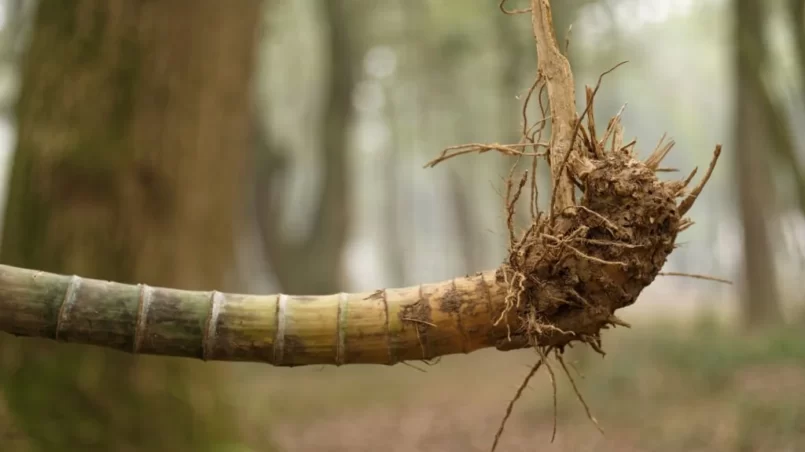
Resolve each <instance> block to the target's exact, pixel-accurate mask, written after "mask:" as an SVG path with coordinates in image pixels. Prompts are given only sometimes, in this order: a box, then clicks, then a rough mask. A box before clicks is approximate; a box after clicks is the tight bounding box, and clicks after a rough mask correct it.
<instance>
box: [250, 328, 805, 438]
mask: <svg viewBox="0 0 805 452" xmlns="http://www.w3.org/2000/svg"><path fill="white" fill-rule="evenodd" d="M624 317H625V318H627V319H628V316H624ZM641 317H642V316H641ZM658 317H659V318H665V319H666V320H665V321H664V322H663V321H661V320H657V318H658ZM801 324H802V322H801V323H800V326H799V327H798V328H794V327H792V328H789V329H780V330H777V331H774V332H766V333H764V334H762V335H760V334H759V335H756V336H751V335H747V334H744V333H739V332H738V331H737V330H736V329H734V328H731V327H728V326H725V322H723V321H718V320H717V319H716V318H715V317H712V316H711V317H709V318H708V317H707V316H697V317H696V318H695V319H692V318H688V319H687V320H686V321H681V319H679V318H671V317H663V316H654V319H653V320H642V321H641V322H640V325H641V326H639V327H635V328H633V329H632V330H626V329H617V330H613V331H609V332H607V333H606V334H605V335H604V345H605V348H606V350H607V352H608V354H607V356H606V358H604V359H602V358H601V357H600V356H599V355H597V354H594V353H592V352H588V351H581V350H573V351H572V353H570V356H571V358H570V361H573V362H574V363H575V366H574V367H576V368H577V369H578V370H579V371H580V373H581V374H583V375H584V378H583V379H582V378H580V377H579V373H576V372H573V371H572V369H571V372H572V373H574V376H575V377H576V381H577V384H578V386H579V388H580V390H581V392H582V393H583V394H584V396H585V399H586V401H587V402H588V404H589V405H590V408H591V410H592V412H593V415H594V416H595V417H596V418H597V419H598V421H599V423H600V425H601V427H602V428H603V429H604V430H605V432H606V435H605V436H602V435H601V434H600V433H599V432H598V431H597V430H596V428H595V426H594V425H593V424H592V423H591V422H590V421H589V420H588V419H587V417H586V414H585V411H584V408H583V407H582V406H581V404H579V403H578V400H577V399H576V397H575V395H574V393H573V392H572V388H571V387H570V385H569V383H568V382H567V379H566V378H564V377H563V376H561V375H559V378H558V379H557V381H558V407H557V408H558V426H557V434H556V440H555V442H554V443H553V444H551V443H550V439H551V431H552V425H553V405H552V390H551V383H550V377H549V375H548V374H547V373H545V372H544V370H541V371H540V372H539V373H538V374H537V377H535V378H534V379H533V380H532V381H531V384H530V385H529V390H527V391H525V393H524V395H523V397H522V398H521V399H520V401H519V402H518V404H517V406H516V407H515V409H514V411H513V414H512V417H511V419H510V420H509V423H508V425H507V427H506V431H505V432H504V434H503V437H502V439H501V443H500V445H499V447H498V450H499V451H522V450H541V451H571V450H573V451H575V450H589V451H613V452H614V451H669V452H671V451H674V452H675V451H680V450H684V451H690V452H694V451H764V452H773V451H793V450H805V329H803V328H802V327H801ZM535 360H536V353H535V352H533V351H528V350H521V351H516V352H507V353H499V352H496V351H492V350H484V351H479V352H475V353H472V354H469V355H461V356H449V357H445V358H443V359H442V360H441V362H440V363H439V364H438V365H434V366H428V365H426V364H424V363H417V367H419V368H420V369H422V370H424V371H425V372H421V371H418V370H416V369H414V368H411V367H407V366H404V365H398V366H395V367H392V368H386V367H382V366H363V367H362V366H358V367H350V366H347V367H342V368H340V369H336V368H332V367H326V368H309V369H305V368H296V369H276V370H273V371H272V372H271V373H270V377H269V378H268V380H269V381H266V379H260V380H259V381H256V382H255V383H254V384H255V385H258V386H259V388H258V387H256V386H255V387H251V388H249V387H246V388H242V389H245V391H244V392H243V393H244V394H249V395H248V397H247V399H248V400H242V401H241V402H242V403H244V404H246V405H248V406H249V407H250V408H251V410H252V411H251V412H250V413H244V414H245V415H246V423H247V424H252V422H255V423H257V424H260V425H263V426H270V428H268V429H264V430H262V429H252V428H248V427H247V428H248V430H250V431H251V432H252V433H253V434H252V435H250V436H251V437H250V441H249V442H250V443H251V445H252V446H253V447H254V448H255V450H271V449H266V447H267V446H268V443H269V442H271V443H273V444H274V446H275V447H276V450H279V451H291V450H293V451H300V452H304V451H333V452H335V451H378V450H383V451H390V452H397V451H399V452H403V451H444V452H451V451H488V450H489V448H490V446H491V442H492V439H493V438H494V435H495V432H496V430H497V428H498V425H499V423H500V421H501V418H502V416H503V414H504V411H505V409H506V404H507V403H508V401H509V400H510V399H511V397H512V396H513V395H514V393H515V391H516V390H517V387H518V386H519V385H520V383H521V382H522V379H523V377H524V376H525V374H526V373H527V372H528V369H529V367H530V366H531V365H533V364H534V362H535ZM557 367H558V366H557ZM543 369H544V368H543ZM558 372H559V371H558V370H557V374H558ZM264 375H265V374H264ZM255 394H261V396H258V397H255V396H254V395H255ZM243 406H244V405H241V408H242V407H243ZM255 432H257V433H255Z"/></svg>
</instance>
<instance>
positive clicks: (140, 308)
mask: <svg viewBox="0 0 805 452" xmlns="http://www.w3.org/2000/svg"><path fill="white" fill-rule="evenodd" d="M138 286H140V296H139V297H138V298H139V300H138V303H137V318H136V319H135V320H134V345H133V347H132V353H135V354H137V353H140V347H141V346H142V343H143V336H144V335H145V325H146V316H147V315H148V308H149V306H151V297H152V296H153V294H154V289H153V288H151V286H149V285H148V284H138Z"/></svg>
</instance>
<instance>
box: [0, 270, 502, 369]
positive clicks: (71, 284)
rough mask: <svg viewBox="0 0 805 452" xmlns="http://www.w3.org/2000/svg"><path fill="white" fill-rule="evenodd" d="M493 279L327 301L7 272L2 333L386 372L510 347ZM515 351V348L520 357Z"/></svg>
mask: <svg viewBox="0 0 805 452" xmlns="http://www.w3.org/2000/svg"><path fill="white" fill-rule="evenodd" d="M505 295H506V285H505V284H504V283H502V282H498V281H497V279H496V277H495V271H488V272H483V273H478V274H476V275H475V276H468V277H464V278H456V279H454V280H452V281H446V282H440V283H434V284H422V285H419V286H414V287H406V288H399V289H383V290H378V291H375V292H366V293H354V294H348V293H339V294H333V295H325V296H299V295H286V294H274V295H246V294H228V293H222V292H218V291H212V292H202V291H189V290H178V289H170V288H160V287H151V286H148V285H145V284H138V285H129V284H121V283H117V282H110V281H101V280H96V279H89V278H82V277H79V276H64V275H58V274H53V273H47V272H41V271H36V270H28V269H22V268H16V267H11V266H6V265H0V331H3V332H7V333H11V334H14V335H16V336H29V337H44V338H49V339H53V340H56V341H60V342H70V343H79V344H90V345H96V346H102V347H109V348H115V349H118V350H122V351H126V352H130V353H135V354H152V355H168V356H178V357H190V358H199V359H203V360H218V361H253V362H264V363H269V364H272V365H275V366H301V365H310V364H335V365H343V364H358V363H363V364H388V365H393V364H396V363H398V362H400V361H407V360H419V359H432V358H435V357H438V356H443V355H449V354H455V353H469V352H472V351H474V350H478V349H481V348H486V347H493V346H497V347H499V348H503V349H506V348H512V346H511V345H509V346H508V347H507V346H506V345H503V342H507V341H506V337H507V327H506V325H505V322H500V323H499V325H498V326H494V325H493V322H494V321H495V320H496V319H497V317H498V316H500V313H501V312H502V310H503V307H504V297H505ZM514 348H516V346H515V347H514Z"/></svg>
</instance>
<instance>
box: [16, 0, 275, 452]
mask: <svg viewBox="0 0 805 452" xmlns="http://www.w3.org/2000/svg"><path fill="white" fill-rule="evenodd" d="M261 12H262V9H261V3H260V1H258V0H239V1H238V2H234V3H229V4H227V3H222V2H215V1H201V2H193V3H188V2H182V1H178V0H167V1H161V2H132V1H126V0H82V1H75V2H57V1H41V2H40V4H39V9H38V11H37V15H36V19H35V25H34V30H33V36H32V41H31V46H30V49H29V51H28V54H27V56H26V61H25V63H24V68H23V77H24V79H23V87H22V92H21V96H20V100H19V104H18V111H17V114H18V116H17V117H18V124H19V135H18V137H19V138H18V144H17V149H16V154H15V158H14V162H13V168H12V176H11V182H10V193H9V200H8V205H7V206H8V207H7V215H6V217H5V228H4V230H3V236H2V247H1V248H2V250H1V251H0V260H2V262H3V263H5V264H10V265H15V266H21V267H29V268H36V269H41V270H45V271H52V272H58V273H66V274H78V275H81V276H87V277H92V278H100V279H109V280H115V281H120V282H127V283H147V284H151V285H158V286H171V287H179V288H186V289H198V290H210V289H214V288H215V289H220V290H236V289H237V288H236V287H235V286H234V285H233V282H232V278H231V276H233V275H230V272H232V271H233V269H234V237H235V234H237V233H238V229H239V227H240V223H241V215H242V212H241V210H240V207H241V206H242V202H243V201H242V199H243V194H244V191H243V190H244V189H245V186H242V184H241V179H242V175H243V173H244V170H245V167H246V165H247V162H246V158H247V156H248V151H249V147H248V145H249V143H248V139H249V135H248V133H249V130H248V128H247V127H248V124H249V120H250V106H251V103H250V100H251V99H250V97H251V80H250V78H251V74H252V69H253V66H254V63H253V60H254V58H253V54H254V51H255V41H256V31H257V25H258V20H259V18H260V16H261ZM0 345H2V355H3V361H2V364H3V367H4V369H3V373H4V375H3V380H2V382H3V384H4V389H5V392H6V397H7V399H8V402H9V404H10V406H11V407H12V411H13V412H14V413H15V415H16V417H17V418H18V419H19V420H20V424H21V426H22V427H23V428H24V429H25V430H26V433H28V434H29V435H30V436H31V438H32V439H33V440H34V441H36V442H38V444H39V445H41V446H42V447H43V449H45V450H82V451H83V450H136V449H138V448H141V449H147V450H203V449H206V448H207V447H212V446H214V444H213V442H212V441H213V440H214V439H215V438H216V437H217V435H219V434H222V435H223V434H229V432H228V431H227V430H228V428H229V427H231V426H232V423H228V422H227V420H228V419H230V418H229V417H228V416H225V415H222V413H221V412H220V409H218V408H216V406H215V405H216V402H215V397H216V396H215V388H220V382H218V383H216V382H215V381H214V378H213V376H212V375H210V366H209V365H208V366H205V367H204V369H205V372H204V373H203V374H204V376H203V377H202V376H201V375H202V373H201V372H199V369H200V366H201V363H194V362H191V363H188V362H184V361H176V360H162V359H159V358H154V357H139V356H138V357H135V356H130V355H126V354H121V353H116V352H109V351H105V350H97V349H86V348H80V349H74V348H72V347H70V346H64V345H62V346H56V345H55V344H52V343H49V342H43V343H35V342H31V341H24V342H23V341H20V342H18V341H16V340H14V339H12V338H9V337H3V338H2V343H1V344H0ZM213 375H214V374H213ZM213 385H214V386H213Z"/></svg>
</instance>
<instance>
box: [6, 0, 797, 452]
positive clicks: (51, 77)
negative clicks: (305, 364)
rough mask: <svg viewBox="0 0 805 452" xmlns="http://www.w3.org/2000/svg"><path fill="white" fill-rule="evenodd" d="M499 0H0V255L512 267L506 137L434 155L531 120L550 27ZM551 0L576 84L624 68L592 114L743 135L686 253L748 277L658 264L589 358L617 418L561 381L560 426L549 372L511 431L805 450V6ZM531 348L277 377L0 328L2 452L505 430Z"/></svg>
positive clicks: (303, 278) (147, 262)
mask: <svg viewBox="0 0 805 452" xmlns="http://www.w3.org/2000/svg"><path fill="white" fill-rule="evenodd" d="M497 3H498V2H497V0H439V1H435V0H432V1H427V0H405V1H403V0H384V1H377V2H370V1H364V0H341V1H324V0H293V1H292V0H267V1H259V0H238V1H236V2H216V1H212V0H203V1H197V2H189V1H180V0H164V1H161V2H146V1H139V2H138V1H132V0H75V1H71V2H61V1H56V0H38V1H35V0H16V1H15V0H2V1H0V218H2V221H0V225H1V226H0V227H2V242H0V262H2V263H4V264H9V265H15V266H20V267H27V268H36V269H41V270H46V271H53V272H58V273H66V274H73V273H75V274H79V275H81V276H87V277H93V278H102V279H112V280H117V281H120V282H127V283H140V282H143V283H148V284H152V285H163V286H172V287H178V288H184V289H197V290H211V289H219V290H226V291H237V292H255V293H257V292H263V293H274V292H277V291H283V292H286V293H296V294H324V293H331V292H338V291H341V290H346V291H363V290H371V289H374V288H377V287H390V286H403V285H412V284H417V283H420V282H434V281H440V280H443V279H447V278H452V277H454V276H456V275H463V274H465V273H471V272H474V271H477V270H481V269H489V268H494V267H496V266H497V265H498V264H499V263H500V262H501V260H502V259H503V257H504V256H505V252H506V249H505V236H504V235H503V232H505V224H504V221H503V218H502V213H503V209H502V203H501V197H500V195H499V193H500V191H501V187H502V183H501V182H502V178H503V177H505V176H506V174H507V172H508V170H509V167H510V165H511V164H512V160H511V159H506V158H503V157H501V156H498V155H492V154H491V153H489V154H484V155H481V156H472V157H465V158H461V159H456V160H452V161H450V162H448V163H444V164H442V165H439V166H437V167H436V168H435V169H428V170H425V169H423V168H422V166H423V165H424V163H426V162H427V161H428V160H430V159H431V158H433V157H434V156H436V155H437V154H438V152H440V151H441V149H443V148H444V147H446V146H450V145H456V144H462V143H469V142H499V143H507V142H516V141H517V140H518V138H519V128H520V120H521V113H520V109H521V106H522V101H523V96H524V95H525V93H526V91H527V89H528V87H529V86H530V85H531V83H532V81H533V79H534V76H535V68H536V59H535V49H534V44H533V38H532V34H531V31H530V20H529V18H528V16H527V15H521V16H505V15H503V14H501V13H500V11H499V9H498V5H497ZM510 3H512V5H510V7H522V6H524V5H519V4H516V3H517V2H514V1H512V2H510ZM522 3H526V2H522ZM552 3H553V8H554V19H555V22H556V25H557V28H558V30H559V33H558V34H559V38H560V40H561V41H564V38H565V36H568V33H567V30H568V29H570V26H571V24H572V29H571V32H570V34H569V38H570V39H569V56H570V59H571V62H572V64H573V68H574V72H575V75H576V82H577V93H578V96H579V97H578V101H579V102H580V105H583V104H582V103H581V102H583V93H584V91H583V90H582V89H579V88H581V87H582V86H583V85H584V84H590V85H594V84H595V81H596V79H597V78H598V76H599V74H600V73H602V72H604V71H606V70H607V69H609V68H611V67H612V66H614V65H615V64H617V63H618V62H620V61H622V60H629V61H630V62H629V63H628V64H626V65H625V66H622V67H620V68H618V69H617V70H616V71H615V72H613V73H612V74H610V75H608V76H607V77H605V78H604V84H603V87H602V89H601V91H600V93H599V94H598V98H597V102H596V105H597V111H596V115H597V117H598V118H607V119H608V118H609V117H611V116H613V115H614V114H616V112H617V111H618V110H619V109H620V108H621V107H622V105H623V104H624V103H628V105H627V106H626V109H625V112H624V116H623V118H624V119H623V123H624V126H625V130H626V134H627V135H628V136H627V137H626V138H627V139H628V138H630V137H631V136H634V137H636V138H637V140H638V145H637V147H638V150H639V151H640V153H641V155H644V156H645V155H647V152H648V151H649V150H651V149H653V148H654V145H655V144H656V142H657V141H658V140H659V139H660V137H661V136H662V135H663V133H665V132H667V133H668V134H669V136H671V138H673V139H674V140H675V141H676V147H675V150H674V151H673V152H672V153H671V155H670V156H669V158H668V159H666V162H665V163H666V165H668V166H672V167H675V168H679V169H680V170H681V171H682V172H684V173H686V172H687V171H689V170H690V169H692V168H693V167H694V166H699V167H700V168H701V167H703V166H706V164H707V162H708V161H709V159H710V156H711V154H712V150H713V148H714V146H715V144H716V143H723V145H724V151H725V152H724V154H723V155H722V159H721V161H720V165H719V167H718V168H717V170H716V172H715V174H714V177H713V180H711V183H710V184H709V185H708V187H707V189H706V190H705V192H704V194H703V196H702V199H700V200H699V201H698V202H697V203H696V206H695V207H694V209H693V211H692V212H691V215H692V217H693V219H694V220H695V221H696V225H695V226H694V227H693V228H691V229H689V230H688V231H686V232H684V233H683V234H682V236H681V237H680V239H679V241H680V242H682V243H683V246H682V247H681V248H679V249H677V250H676V251H675V252H674V253H673V255H672V257H671V259H670V261H669V262H668V264H667V266H666V270H667V271H676V272H690V273H703V274H709V275H713V276H717V277H722V278H728V279H731V280H733V281H735V285H732V286H729V285H722V284H717V283H713V282H708V281H701V280H695V279H687V278H678V277H660V278H658V279H657V281H656V282H655V283H654V284H652V285H651V286H650V287H649V288H648V289H647V290H646V291H645V292H644V293H643V295H642V296H641V298H640V300H638V303H637V304H636V305H635V306H633V307H630V308H629V309H627V310H626V312H624V315H623V317H624V318H625V319H626V320H629V321H631V322H632V323H633V324H635V328H633V329H632V330H621V329H619V330H617V331H612V332H608V333H607V334H605V335H604V341H605V346H606V347H607V351H608V352H609V354H608V356H607V358H606V359H604V360H601V359H600V357H598V356H597V355H594V354H592V353H590V352H588V351H583V350H574V351H573V353H572V354H573V360H574V363H575V367H576V368H578V369H579V371H580V372H581V373H583V374H584V377H585V378H584V379H578V381H579V386H580V389H581V390H582V391H583V393H584V394H585V395H586V397H587V400H588V403H589V404H590V405H591V408H592V410H593V412H594V414H595V415H596V417H597V418H598V419H599V421H600V423H601V424H602V426H603V428H604V429H605V430H606V432H607V434H606V436H601V435H600V434H599V433H598V432H597V431H596V430H595V428H594V426H593V425H592V424H590V423H589V422H588V420H587V419H586V417H585V414H584V410H583V408H582V407H581V406H580V405H579V404H578V403H577V401H576V400H575V397H574V396H573V393H572V390H571V389H570V387H569V385H568V384H567V382H565V381H559V402H558V416H559V430H558V436H557V440H556V442H555V443H554V444H549V441H550V432H551V422H552V413H553V412H552V402H551V390H550V387H551V386H550V380H549V377H548V376H547V374H542V375H540V376H539V377H538V378H537V379H535V380H533V382H532V384H531V386H530V390H529V391H526V393H525V396H524V397H523V399H522V400H521V402H520V403H519V405H518V406H517V407H516V408H515V410H514V415H513V417H512V419H511V421H510V423H509V426H508V428H507V431H506V433H505V434H504V436H503V439H502V442H501V446H500V449H499V450H502V451H508V450H524V449H525V450H532V449H535V448H536V449H539V450H556V451H558V450H596V451H616V450H617V451H626V450H634V451H678V450H685V451H704V450H707V451H716V450H719V451H722V450H723V451H760V450H762V451H793V450H805V332H804V331H805V328H803V324H805V295H803V294H805V290H804V289H805V285H803V279H802V276H801V275H802V274H803V268H805V216H803V212H805V127H802V125H805V1H803V0H697V1H694V0H555V1H553V2H552ZM599 120H603V119H599ZM543 170H545V174H546V177H543V181H544V182H545V187H544V188H543V190H547V189H548V185H547V182H548V180H549V178H548V177H547V168H546V167H545V166H544V165H543ZM670 176H672V177H679V175H678V174H671V175H670ZM534 360H535V353H534V352H533V351H529V350H521V351H516V352H508V353H500V352H495V351H481V352H476V353H473V354H470V355H462V356H450V357H445V358H444V359H442V360H441V361H440V362H439V363H438V364H437V365H431V366H427V365H425V364H417V363H414V364H415V365H416V366H417V367H410V366H404V365H398V366H394V367H383V366H359V367H357V368H353V367H349V366H347V367H344V368H340V369H336V368H319V367H311V368H294V369H280V368H271V367H268V366H265V365H259V364H246V363H242V364H241V363H201V362H195V361H192V360H184V359H166V358H160V357H150V356H131V355H128V354H124V353H119V352H113V351H107V350H100V349H97V348H91V347H74V346H71V345H57V344H54V343H51V342H49V341H45V340H41V341H40V340H31V339H26V340H22V339H15V338H13V337H11V336H8V335H0V450H3V451H18V450H19V451H35V450H45V451H60V450H70V451H102V450H103V451H107V450H115V451H177V450H182V451H185V450H186V451H190V450H193V451H203V450H208V451H376V450H388V451H437V450H438V451H459V450H461V451H475V450H488V447H489V446H490V444H491V440H492V438H493V436H494V432H495V430H496V428H497V426H498V424H499V422H500V419H501V417H502V415H503V413H504V410H505V406H506V403H507V402H508V401H509V400H510V398H511V397H512V396H513V394H514V392H515V389H516V387H517V386H518V384H519V383H520V382H521V380H522V378H523V376H524V375H525V373H526V372H527V367H528V366H529V365H530V364H532V363H533V362H534Z"/></svg>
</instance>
